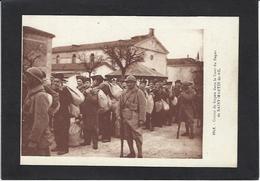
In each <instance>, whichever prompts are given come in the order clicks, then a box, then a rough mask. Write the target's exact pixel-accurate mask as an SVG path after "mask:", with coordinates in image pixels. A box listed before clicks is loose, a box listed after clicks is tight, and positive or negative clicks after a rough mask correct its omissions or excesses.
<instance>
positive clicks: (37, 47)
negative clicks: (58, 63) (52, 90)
mask: <svg viewBox="0 0 260 181" xmlns="http://www.w3.org/2000/svg"><path fill="white" fill-rule="evenodd" d="M51 60H52V38H50V37H45V36H41V35H35V34H31V33H24V34H23V60H22V61H23V68H24V69H26V68H28V67H31V66H35V67H40V68H41V69H42V70H43V71H45V72H46V76H47V79H48V78H49V77H50V73H51Z"/></svg>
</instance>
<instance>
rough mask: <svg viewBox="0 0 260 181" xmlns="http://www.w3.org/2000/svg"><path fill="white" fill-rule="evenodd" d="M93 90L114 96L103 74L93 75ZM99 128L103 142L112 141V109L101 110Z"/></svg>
mask: <svg viewBox="0 0 260 181" xmlns="http://www.w3.org/2000/svg"><path fill="white" fill-rule="evenodd" d="M92 78H93V90H94V91H97V92H98V91H100V90H101V91H103V92H104V93H105V95H106V96H107V97H109V98H110V97H112V93H111V92H110V88H109V85H108V83H106V82H104V78H103V77H102V76H101V75H96V76H93V77H92ZM99 129H100V134H101V136H102V138H101V140H102V142H103V143H105V142H110V141H111V135H112V120H111V111H110V110H107V111H100V113H99Z"/></svg>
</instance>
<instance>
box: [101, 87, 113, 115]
mask: <svg viewBox="0 0 260 181" xmlns="http://www.w3.org/2000/svg"><path fill="white" fill-rule="evenodd" d="M98 105H99V108H100V110H101V111H102V112H106V111H108V110H109V109H110V108H111V105H112V102H111V99H110V97H109V96H108V95H106V94H105V93H104V92H103V91H102V90H99V91H98Z"/></svg>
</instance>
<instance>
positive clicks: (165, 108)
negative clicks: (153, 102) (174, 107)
mask: <svg viewBox="0 0 260 181" xmlns="http://www.w3.org/2000/svg"><path fill="white" fill-rule="evenodd" d="M162 105H163V110H165V111H168V110H169V109H170V106H169V104H168V103H167V102H166V101H165V100H163V99H162Z"/></svg>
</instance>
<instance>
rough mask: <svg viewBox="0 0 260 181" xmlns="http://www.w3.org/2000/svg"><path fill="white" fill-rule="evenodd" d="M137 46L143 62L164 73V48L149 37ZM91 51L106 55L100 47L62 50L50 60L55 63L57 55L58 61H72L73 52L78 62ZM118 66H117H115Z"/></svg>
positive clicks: (96, 55) (87, 57)
mask: <svg viewBox="0 0 260 181" xmlns="http://www.w3.org/2000/svg"><path fill="white" fill-rule="evenodd" d="M137 47H140V48H142V50H144V51H145V55H144V62H143V64H144V65H145V66H147V67H149V68H153V69H155V70H156V71H158V72H160V73H162V74H163V75H166V73H167V69H166V65H167V57H166V56H167V54H166V53H162V52H163V51H164V50H163V49H162V48H161V47H160V46H159V45H158V44H157V42H156V41H155V40H154V39H149V40H147V41H144V42H142V43H140V44H138V46H137ZM91 53H94V55H95V57H96V58H103V59H106V58H107V55H106V54H104V52H103V51H102V50H101V49H96V50H85V51H78V52H64V53H53V55H52V62H53V64H55V63H57V61H56V57H57V56H59V59H60V60H59V63H72V56H73V54H75V55H76V60H75V61H76V63H80V62H81V61H80V59H81V60H83V59H84V57H85V59H86V60H87V59H89V57H90V55H91ZM115 68H118V67H115Z"/></svg>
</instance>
